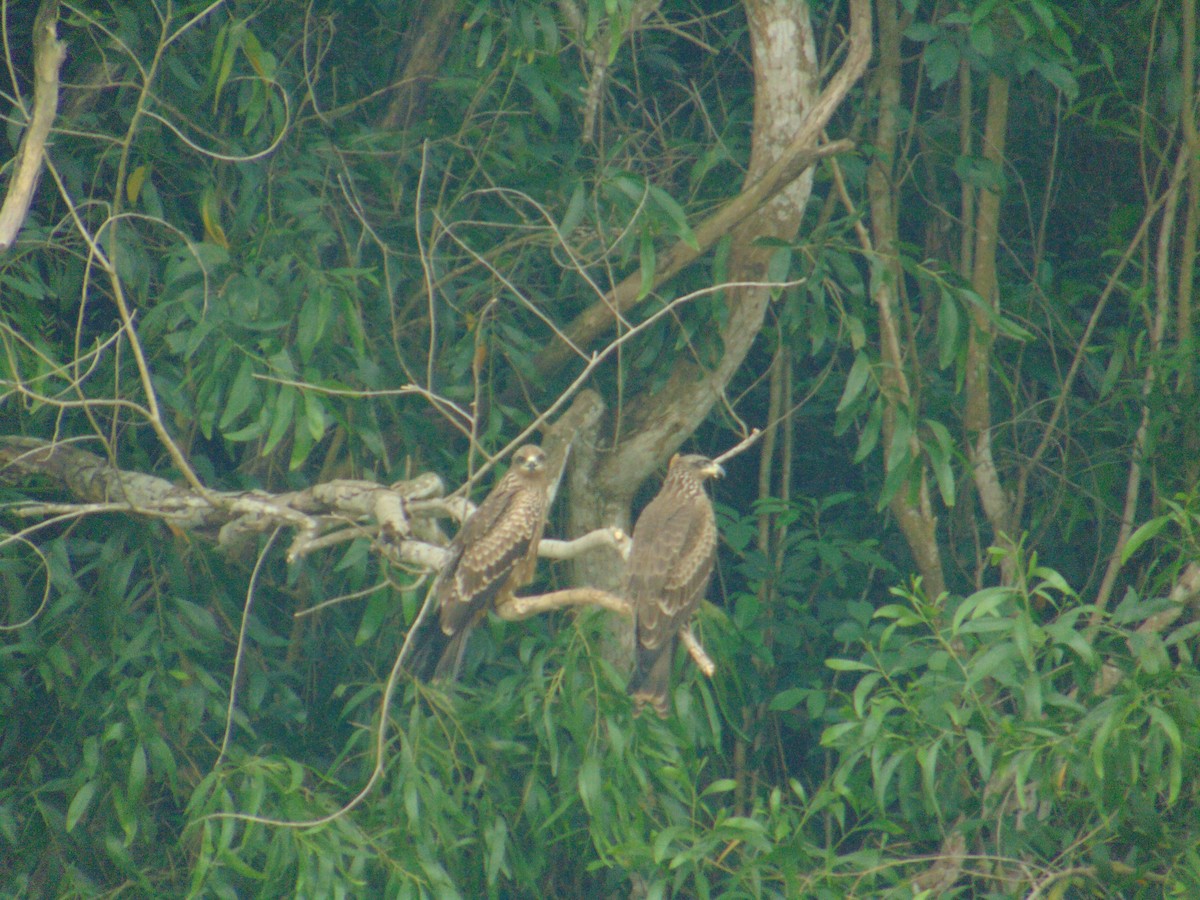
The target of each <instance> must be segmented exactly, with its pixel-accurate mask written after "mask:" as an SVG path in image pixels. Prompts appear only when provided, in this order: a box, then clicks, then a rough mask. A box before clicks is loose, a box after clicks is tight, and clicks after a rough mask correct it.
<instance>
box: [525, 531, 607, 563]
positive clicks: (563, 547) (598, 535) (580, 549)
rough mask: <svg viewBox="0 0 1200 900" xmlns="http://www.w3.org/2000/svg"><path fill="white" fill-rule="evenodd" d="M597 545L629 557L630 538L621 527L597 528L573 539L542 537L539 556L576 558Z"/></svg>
mask: <svg viewBox="0 0 1200 900" xmlns="http://www.w3.org/2000/svg"><path fill="white" fill-rule="evenodd" d="M597 547H611V548H613V549H614V550H616V551H617V552H618V553H620V554H621V556H622V557H625V558H628V557H629V547H630V540H629V535H627V534H626V533H625V532H624V531H623V530H622V529H620V528H597V529H596V530H595V531H589V532H588V533H587V534H585V535H584V536H583V537H577V538H575V540H573V541H556V540H554V539H553V538H542V542H541V543H540V544H538V556H542V557H545V558H546V559H574V558H575V557H577V556H579V555H580V554H583V553H587V552H588V551H589V550H595V549H596V548H597Z"/></svg>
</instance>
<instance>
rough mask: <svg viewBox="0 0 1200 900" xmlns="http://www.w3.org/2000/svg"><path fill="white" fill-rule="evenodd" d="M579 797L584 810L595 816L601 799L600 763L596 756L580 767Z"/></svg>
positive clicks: (590, 757)
mask: <svg viewBox="0 0 1200 900" xmlns="http://www.w3.org/2000/svg"><path fill="white" fill-rule="evenodd" d="M579 797H580V799H581V800H583V808H584V809H586V810H587V811H588V812H589V813H591V814H593V815H595V814H596V812H597V810H598V808H599V807H598V806H597V803H598V801H599V799H600V761H599V760H598V759H597V758H596V757H595V756H589V757H588V758H587V759H585V760H584V761H583V765H581V766H580V767H579Z"/></svg>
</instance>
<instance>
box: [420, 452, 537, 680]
mask: <svg viewBox="0 0 1200 900" xmlns="http://www.w3.org/2000/svg"><path fill="white" fill-rule="evenodd" d="M547 482H548V476H547V472H546V454H545V453H544V452H543V451H542V449H541V448H540V447H534V446H532V445H526V446H524V447H522V448H521V449H519V450H518V451H517V452H516V453H515V454H513V462H512V466H511V467H510V468H509V470H508V472H507V473H506V474H505V476H504V477H503V478H501V479H500V481H499V482H497V484H496V486H495V487H494V488H492V492H491V493H490V494H488V496H487V499H485V500H484V501H483V502H482V503H481V504H479V508H478V509H476V510H475V512H474V514H473V515H472V516H471V517H470V518H469V519H467V521H466V522H465V523H464V524H463V526H462V528H461V529H459V532H458V534H457V535H455V537H454V540H453V541H451V543H450V546H449V547H448V548H447V550H446V554H447V555H446V562H445V565H444V566H443V567H442V571H441V573H440V574H439V575H438V579H437V581H436V582H435V584H434V586H433V603H432V606H430V607H429V608H428V609H427V610H425V612H424V617H423V618H422V619H421V620H419V622H418V624H417V625H416V628H417V632H416V633H415V634H414V635H413V636H412V639H411V640H410V642H409V643H410V645H411V652H410V655H409V659H408V660H407V661H405V663H404V667H405V668H406V669H408V671H410V672H412V673H413V674H414V675H415V676H416V677H417V678H419V679H421V680H422V681H429V680H430V679H431V678H448V679H452V678H454V676H455V675H456V674H457V673H458V668H459V666H460V665H461V663H462V655H463V650H464V648H465V647H466V641H467V636H468V635H469V634H470V632H471V629H472V628H473V627H474V626H475V624H476V623H477V622H479V620H480V619H482V618H483V617H484V616H485V615H486V614H487V611H488V610H489V609H491V608H493V607H494V606H496V605H497V604H498V603H503V602H505V600H507V599H508V598H509V597H511V596H512V593H513V591H515V590H517V589H518V588H521V587H524V586H525V585H527V584H529V582H531V581H532V580H533V575H534V572H535V571H536V569H537V549H538V543H539V542H540V541H541V539H542V531H543V530H544V528H545V526H546V508H547V506H548V505H549V498H548V495H547V486H548V485H547Z"/></svg>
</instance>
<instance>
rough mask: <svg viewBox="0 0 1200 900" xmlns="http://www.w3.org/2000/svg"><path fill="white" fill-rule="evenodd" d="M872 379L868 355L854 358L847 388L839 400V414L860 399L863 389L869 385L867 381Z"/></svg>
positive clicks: (860, 354) (859, 355) (847, 378)
mask: <svg viewBox="0 0 1200 900" xmlns="http://www.w3.org/2000/svg"><path fill="white" fill-rule="evenodd" d="M870 377H871V360H870V359H869V358H868V357H867V354H866V353H859V354H858V355H857V356H855V357H854V364H853V365H852V366H851V367H850V374H849V375H847V376H846V387H845V389H844V390H843V391H842V398H841V399H840V400H838V405H837V412H841V411H842V410H843V409H845V408H846V407H847V406H849V405H850V404H851V403H853V402H854V401H855V400H857V399H858V395H859V394H861V393H862V391H863V388H864V387H866V385H867V379H869V378H870Z"/></svg>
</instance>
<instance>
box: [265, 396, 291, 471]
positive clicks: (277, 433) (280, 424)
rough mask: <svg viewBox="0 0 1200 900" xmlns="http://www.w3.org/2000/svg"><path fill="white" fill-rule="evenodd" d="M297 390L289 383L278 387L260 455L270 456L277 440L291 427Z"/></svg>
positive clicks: (277, 442)
mask: <svg viewBox="0 0 1200 900" xmlns="http://www.w3.org/2000/svg"><path fill="white" fill-rule="evenodd" d="M296 395H297V391H296V389H295V388H294V387H292V386H291V385H290V384H285V385H283V387H281V388H280V389H279V396H278V397H276V398H275V406H274V409H273V410H272V417H271V430H270V432H269V433H268V434H267V442H266V443H265V444H263V449H262V455H263V456H270V455H271V451H273V450H274V449H275V448H276V446H278V444H279V442H280V441H281V440H283V436H284V435H285V434H287V433H288V429H289V428H291V427H292V422H293V420H294V419H295V414H294V411H295V408H296Z"/></svg>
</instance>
